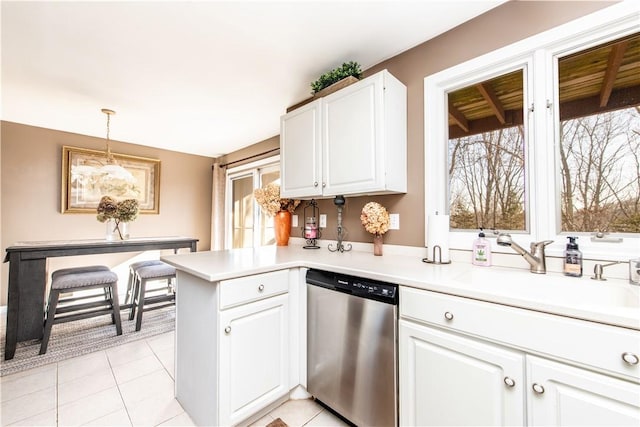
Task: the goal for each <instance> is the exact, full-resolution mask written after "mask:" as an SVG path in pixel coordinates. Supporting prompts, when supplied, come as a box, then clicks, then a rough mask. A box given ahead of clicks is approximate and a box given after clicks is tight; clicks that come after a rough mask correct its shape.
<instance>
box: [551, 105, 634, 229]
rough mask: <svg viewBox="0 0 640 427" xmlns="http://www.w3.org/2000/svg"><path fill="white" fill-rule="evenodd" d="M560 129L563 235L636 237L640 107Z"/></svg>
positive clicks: (567, 123) (573, 121)
mask: <svg viewBox="0 0 640 427" xmlns="http://www.w3.org/2000/svg"><path fill="white" fill-rule="evenodd" d="M560 129H561V140H562V143H561V145H560V148H559V151H560V153H559V155H560V167H561V173H560V176H561V181H562V192H561V210H562V212H561V213H562V231H578V232H580V231H585V232H593V231H604V232H622V233H638V232H640V108H639V107H638V106H636V107H632V108H627V109H624V110H617V111H611V112H606V113H602V114H595V115H591V116H586V117H579V118H576V119H571V120H566V121H563V122H561V123H560Z"/></svg>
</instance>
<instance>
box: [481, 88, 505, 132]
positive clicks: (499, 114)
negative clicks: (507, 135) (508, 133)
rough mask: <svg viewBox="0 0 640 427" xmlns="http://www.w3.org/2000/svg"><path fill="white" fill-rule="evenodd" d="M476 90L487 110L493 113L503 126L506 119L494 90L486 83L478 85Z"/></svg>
mask: <svg viewBox="0 0 640 427" xmlns="http://www.w3.org/2000/svg"><path fill="white" fill-rule="evenodd" d="M476 89H478V91H479V92H480V94H481V95H482V97H483V98H484V100H485V101H487V103H488V104H489V108H491V110H492V111H493V114H495V116H496V118H497V119H498V121H499V122H500V124H505V123H506V119H505V115H504V107H503V106H502V102H500V100H499V99H498V96H497V95H496V93H495V92H494V90H493V89H492V88H491V86H489V85H488V84H486V83H484V82H483V83H478V84H477V85H476Z"/></svg>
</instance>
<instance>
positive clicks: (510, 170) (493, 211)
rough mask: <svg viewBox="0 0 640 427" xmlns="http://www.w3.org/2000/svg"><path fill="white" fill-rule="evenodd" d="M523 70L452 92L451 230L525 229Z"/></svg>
mask: <svg viewBox="0 0 640 427" xmlns="http://www.w3.org/2000/svg"><path fill="white" fill-rule="evenodd" d="M523 72H524V70H517V71H514V72H510V73H508V74H504V75H501V76H499V77H495V78H493V79H490V80H486V81H482V82H478V83H475V84H473V85H470V86H467V87H464V88H462V89H457V90H455V91H452V92H449V93H448V95H447V104H448V115H449V120H448V138H449V150H448V153H449V155H448V165H449V213H450V215H451V228H452V229H459V230H475V229H478V228H480V227H482V228H486V229H500V230H526V224H527V218H526V209H525V197H524V194H525V191H524V189H525V167H524V160H525V131H524V124H523V109H524V102H523Z"/></svg>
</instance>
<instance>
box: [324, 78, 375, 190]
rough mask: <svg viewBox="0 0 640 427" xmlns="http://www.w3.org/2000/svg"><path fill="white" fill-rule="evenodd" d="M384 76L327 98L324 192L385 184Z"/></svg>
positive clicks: (349, 87) (368, 80)
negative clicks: (383, 171)
mask: <svg viewBox="0 0 640 427" xmlns="http://www.w3.org/2000/svg"><path fill="white" fill-rule="evenodd" d="M383 86H384V80H383V75H382V74H378V75H377V76H376V77H375V78H370V79H366V80H362V81H360V82H358V83H355V84H353V85H351V86H348V87H346V88H344V89H342V90H340V91H338V92H335V93H332V94H331V95H328V96H326V97H325V98H324V99H323V104H322V116H323V117H322V119H323V128H322V143H323V147H322V150H323V158H322V162H323V180H324V184H325V188H324V195H329V196H333V195H338V194H353V193H362V192H365V191H368V190H377V189H380V188H381V187H382V181H383V178H384V177H383V176H381V175H382V173H381V171H382V169H383V166H384V163H383V161H384V159H383V156H384V146H383V141H382V140H381V139H382V138H383V129H382V126H383V118H384V115H383V96H384V87H383Z"/></svg>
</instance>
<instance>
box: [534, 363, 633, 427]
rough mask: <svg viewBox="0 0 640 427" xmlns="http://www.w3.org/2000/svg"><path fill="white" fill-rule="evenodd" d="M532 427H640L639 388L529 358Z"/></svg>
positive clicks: (573, 368)
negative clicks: (541, 426)
mask: <svg viewBox="0 0 640 427" xmlns="http://www.w3.org/2000/svg"><path fill="white" fill-rule="evenodd" d="M527 377H528V381H527V382H528V390H527V407H528V413H529V415H528V418H529V425H555V426H575V425H580V426H639V425H640V385H639V384H634V383H631V382H627V381H623V380H619V379H617V378H612V377H609V376H606V375H602V374H597V373H594V372H591V371H587V370H584V369H580V368H576V367H573V366H568V365H565V364H562V363H557V362H553V361H550V360H546V359H541V358H539V357H534V356H527Z"/></svg>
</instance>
